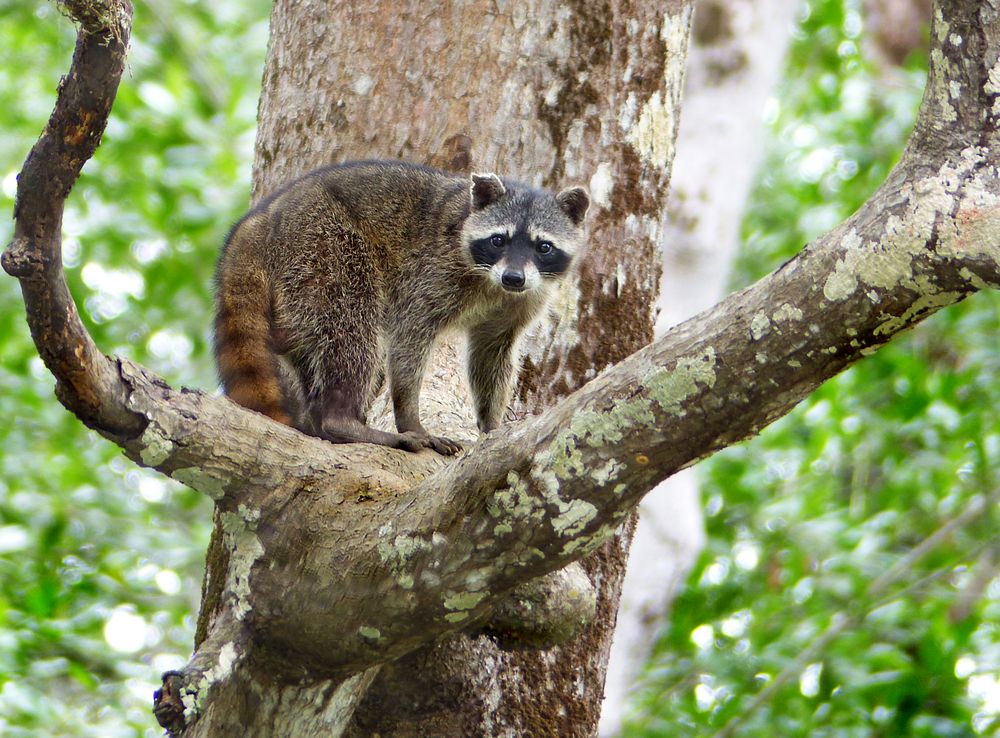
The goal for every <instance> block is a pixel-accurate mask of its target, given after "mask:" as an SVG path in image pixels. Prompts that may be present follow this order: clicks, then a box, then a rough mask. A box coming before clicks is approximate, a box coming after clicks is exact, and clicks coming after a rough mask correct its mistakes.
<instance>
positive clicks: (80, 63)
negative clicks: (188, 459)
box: [2, 0, 145, 437]
mask: <svg viewBox="0 0 1000 738" xmlns="http://www.w3.org/2000/svg"><path fill="white" fill-rule="evenodd" d="M62 5H63V7H64V8H65V9H66V11H67V12H68V13H69V15H70V16H71V17H72V18H73V19H74V20H76V21H77V22H78V23H79V24H80V32H79V34H78V37H77V43H76V51H75V53H74V54H73V62H72V66H71V67H70V71H69V74H67V75H66V76H65V77H63V78H62V80H61V81H60V83H59V92H58V95H57V98H56V104H55V108H54V110H53V111H52V116H51V117H50V118H49V122H48V125H47V126H46V127H45V131H44V132H43V133H42V135H41V137H40V138H39V139H38V142H37V143H36V144H35V146H34V148H32V150H31V153H30V154H28V158H27V160H26V161H25V163H24V168H23V169H22V170H21V174H20V175H19V176H18V180H17V199H16V201H15V205H14V219H15V221H16V224H15V228H14V240H13V242H12V243H11V244H10V245H9V246H8V248H7V250H6V251H5V252H4V254H3V259H2V263H3V268H4V269H5V270H6V271H7V273H8V274H10V275H11V276H13V277H17V278H18V279H19V280H20V281H21V292H22V294H23V296H24V304H25V307H26V308H27V312H28V325H29V326H30V328H31V336H32V338H33V339H34V341H35V345H36V346H37V347H38V351H39V353H40V354H41V357H42V359H43V361H44V362H45V365H46V366H47V367H48V368H49V371H51V372H52V374H53V375H54V376H55V378H56V394H57V395H58V397H59V399H60V400H61V401H62V403H63V404H64V405H66V407H67V408H68V409H69V410H71V411H72V412H73V413H75V414H76V415H77V416H78V417H79V418H80V419H81V420H82V421H83V422H84V423H86V424H87V425H88V426H90V427H92V428H97V429H102V430H108V431H111V432H113V433H115V434H119V435H122V436H126V437H127V436H134V435H135V434H137V433H141V432H142V429H143V427H144V426H145V423H144V419H143V418H142V417H141V416H139V415H137V414H136V413H133V412H130V411H129V410H128V409H127V408H126V407H125V396H126V388H125V386H124V385H123V383H122V382H121V380H120V378H119V377H118V376H117V374H116V372H115V367H114V364H113V363H112V362H111V361H110V360H109V359H108V357H106V356H105V355H104V354H102V353H101V352H100V350H98V348H97V346H96V345H94V342H93V340H92V339H91V337H90V334H88V333H87V329H86V328H84V326H83V323H82V322H80V316H79V314H78V313H77V310H76V305H75V304H74V303H73V298H72V297H71V296H70V294H69V289H68V288H67V286H66V279H65V277H64V275H63V271H62V246H61V234H60V228H61V226H62V216H63V205H64V203H65V201H66V197H67V195H69V192H70V189H72V187H73V184H74V183H75V182H76V179H77V177H78V176H79V175H80V170H81V169H82V168H83V165H84V163H85V162H86V161H87V160H88V159H89V158H90V157H91V156H92V155H93V153H94V151H95V150H96V149H97V146H98V144H99V143H100V141H101V136H102V134H103V133H104V128H105V126H106V125H107V120H108V115H109V113H110V112H111V105H112V103H114V99H115V94H116V92H117V90H118V81H119V80H120V79H121V74H122V69H123V68H124V64H125V50H126V48H127V46H128V39H129V33H130V31H131V26H132V4H131V3H130V2H129V0H100V1H98V0H94V1H93V2H85V1H84V0H73V1H69V0H67V1H66V2H63V3H62Z"/></svg>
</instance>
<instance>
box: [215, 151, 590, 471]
mask: <svg viewBox="0 0 1000 738" xmlns="http://www.w3.org/2000/svg"><path fill="white" fill-rule="evenodd" d="M505 185H506V187H505ZM567 193H570V194H569V196H567ZM580 193H583V191H582V190H579V189H578V188H577V189H574V190H566V191H564V192H563V193H561V194H560V196H559V199H557V198H556V197H555V196H553V195H551V194H549V193H545V192H538V191H535V190H531V189H530V188H525V187H523V186H518V185H514V184H513V183H501V181H500V180H499V178H496V177H495V175H491V176H489V177H480V176H478V175H475V176H474V179H473V183H472V186H471V188H470V182H469V180H467V179H465V178H462V177H456V176H452V175H450V174H445V173H443V172H439V171H436V170H432V169H426V168H423V167H416V166H412V165H407V164H403V163H401V162H356V163H350V164H345V165H339V166H334V167H327V168H325V169H320V170H317V171H315V172H312V173H310V174H308V175H306V176H305V177H303V178H301V179H299V180H296V181H295V182H293V183H291V184H290V185H289V186H288V187H286V188H285V189H283V190H280V191H279V192H277V193H275V194H274V195H272V196H271V197H269V198H268V199H266V200H265V201H264V202H262V203H261V204H260V205H259V206H258V207H256V208H255V209H254V210H252V211H251V212H250V213H248V214H247V216H246V217H244V218H243V220H241V221H240V222H239V223H237V224H236V226H235V227H234V228H233V230H232V232H231V233H230V236H229V239H228V241H227V243H226V246H225V248H224V250H223V253H222V256H221V258H220V260H219V268H218V275H217V281H218V290H217V297H216V321H215V336H216V339H215V351H216V357H217V361H218V365H219V373H220V376H221V379H222V384H223V387H224V389H225V391H226V393H227V394H228V395H229V397H230V398H232V399H233V400H234V401H235V402H237V403H239V404H241V405H243V406H245V407H248V408H250V409H252V410H256V411H258V412H261V413H263V414H265V415H267V416H268V417H271V418H273V419H274V420H277V421H278V422H281V423H285V424H288V425H292V426H294V427H296V428H298V429H300V430H302V431H304V432H307V433H311V434H314V435H318V436H320V437H322V438H326V439H328V440H330V441H333V442H351V441H367V442H371V443H379V444H384V445H388V446H394V447H397V448H405V449H408V450H418V449H420V448H425V447H430V448H434V449H435V450H437V451H439V452H441V453H454V452H455V451H457V450H458V448H459V446H458V444H457V443H455V442H453V441H450V440H448V439H445V438H438V437H433V436H430V435H429V434H428V433H427V432H426V431H425V430H424V428H423V426H422V425H421V423H420V418H419V407H418V405H419V392H420V383H421V380H422V378H423V373H424V369H425V365H426V361H427V356H428V354H429V352H430V348H431V346H432V345H433V342H434V339H435V338H436V337H437V335H438V334H439V333H440V332H441V330H442V329H444V328H445V327H447V326H448V325H452V324H457V325H459V326H461V327H463V328H465V329H466V330H468V332H469V336H470V343H469V357H470V361H469V375H470V384H471V387H472V391H473V396H474V398H475V401H476V410H477V416H478V418H479V425H480V428H481V429H482V430H483V431H488V430H491V429H492V428H494V427H496V425H498V424H499V422H500V420H501V419H502V416H503V412H504V410H505V408H506V404H507V402H508V400H509V396H510V390H511V385H512V383H513V378H514V374H515V371H516V368H517V351H516V344H517V340H518V337H519V335H520V334H521V332H522V331H523V329H524V328H525V327H526V326H527V325H528V324H529V323H530V322H531V321H532V320H533V319H534V318H535V317H536V316H537V315H538V313H539V311H540V310H541V309H542V306H543V305H544V303H545V300H546V298H547V296H548V294H549V293H550V292H551V291H552V290H551V288H552V286H553V284H554V282H555V280H556V278H557V277H558V276H559V275H557V274H545V275H544V278H543V279H541V280H540V282H538V280H537V279H536V283H537V286H536V284H535V283H533V284H532V285H531V286H532V287H533V288H532V289H526V290H525V291H523V292H511V291H509V290H508V289H505V288H504V287H502V286H500V285H499V283H498V282H497V280H498V277H497V276H496V274H495V273H494V274H491V272H490V266H488V265H484V264H482V263H477V261H476V260H474V258H473V256H472V254H471V253H470V243H469V239H470V234H471V236H475V237H477V238H480V240H482V235H483V234H484V233H487V234H488V233H489V232H490V230H491V229H494V230H495V229H498V228H499V229H502V228H503V227H504V226H505V224H508V227H509V228H514V227H515V226H516V225H517V223H516V221H517V220H518V218H521V220H522V221H523V220H524V218H525V217H527V215H526V213H529V212H530V214H531V219H532V220H531V222H532V223H535V224H536V225H537V224H538V223H540V224H541V226H542V227H543V228H544V231H545V233H546V234H547V236H546V237H550V236H551V237H552V238H553V239H554V240H556V241H558V244H559V245H560V247H562V248H564V249H565V250H566V252H567V253H569V254H572V253H575V252H576V251H577V250H578V249H579V248H580V247H581V245H582V232H581V231H580V221H581V220H582V217H583V213H584V212H585V211H586V207H587V204H588V200H587V198H586V194H585V193H583V194H582V195H581V194H580ZM581 197H582V199H581ZM512 253H513V252H512ZM480 260H482V259H480ZM505 263H506V262H503V261H502V260H501V264H500V266H501V267H502V266H503V264H505ZM498 269H499V267H494V268H493V271H494V272H497V270H498ZM534 275H535V276H536V277H537V275H538V272H537V270H536V271H535V273H534ZM491 277H492V278H491ZM386 374H388V376H389V380H390V386H391V390H392V399H393V408H394V410H395V416H396V426H397V428H398V430H399V433H387V432H383V431H378V430H375V429H373V428H370V427H368V426H367V425H366V424H365V423H366V414H367V412H368V410H369V408H370V406H371V402H372V400H373V399H374V397H375V395H376V394H377V393H378V391H379V389H380V387H381V385H382V383H383V381H384V378H385V376H386Z"/></svg>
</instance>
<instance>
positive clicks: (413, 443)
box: [399, 431, 462, 456]
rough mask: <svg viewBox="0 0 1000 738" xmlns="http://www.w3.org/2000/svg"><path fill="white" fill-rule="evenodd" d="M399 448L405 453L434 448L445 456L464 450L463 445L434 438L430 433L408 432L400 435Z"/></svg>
mask: <svg viewBox="0 0 1000 738" xmlns="http://www.w3.org/2000/svg"><path fill="white" fill-rule="evenodd" d="M399 437H400V441H399V448H401V449H403V450H405V451H419V450H420V449H423V448H432V449H434V450H435V451H437V452H438V453H439V454H441V455H443V456H454V455H455V454H457V453H458V452H459V451H461V450H462V444H460V443H458V441H453V440H451V439H450V438H445V437H443V436H432V435H430V434H429V433H420V432H418V431H407V432H406V433H400V434H399Z"/></svg>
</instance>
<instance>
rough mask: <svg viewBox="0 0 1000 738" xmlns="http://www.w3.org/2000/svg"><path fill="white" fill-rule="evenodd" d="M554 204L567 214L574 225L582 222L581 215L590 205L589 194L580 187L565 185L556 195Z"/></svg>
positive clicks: (583, 214)
mask: <svg viewBox="0 0 1000 738" xmlns="http://www.w3.org/2000/svg"><path fill="white" fill-rule="evenodd" d="M556 204H557V205H558V206H559V207H560V208H562V211H563V212H564V213H566V215H568V216H569V219H570V220H571V221H573V224H574V225H580V224H581V223H582V222H583V216H585V215H586V214H587V208H589V207H590V195H588V194H587V191H586V190H585V189H583V188H582V187H567V188H566V189H565V190H563V191H562V192H560V193H559V194H558V195H556Z"/></svg>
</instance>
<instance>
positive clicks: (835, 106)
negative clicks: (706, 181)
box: [624, 0, 1000, 738]
mask: <svg viewBox="0 0 1000 738" xmlns="http://www.w3.org/2000/svg"><path fill="white" fill-rule="evenodd" d="M861 30H862V29H861V16H860V14H859V3H858V2H856V1H853V0H811V2H808V3H806V4H805V10H804V12H803V15H802V18H801V25H800V27H799V30H798V32H797V34H796V36H795V38H794V40H793V45H792V48H791V51H790V55H789V60H788V73H787V75H786V79H785V81H784V82H783V83H782V85H781V89H780V90H779V91H778V100H777V101H775V102H774V104H773V105H772V106H771V108H770V113H769V119H768V121H767V123H768V125H769V128H770V135H771V139H770V143H769V145H768V151H767V154H766V157H765V162H764V165H763V167H762V171H761V174H760V183H759V186H758V187H757V189H756V193H755V195H754V198H753V202H752V204H751V207H750V209H749V212H748V214H747V217H746V220H745V224H744V236H745V242H746V246H745V248H744V250H743V252H742V254H741V256H740V259H739V263H738V267H737V275H738V279H739V280H740V281H741V282H744V283H745V282H749V281H751V280H752V279H755V278H757V277H759V276H761V275H763V274H764V273H766V272H768V271H770V270H771V269H773V268H775V267H776V266H777V265H779V264H780V263H781V262H782V261H784V260H785V259H787V258H789V257H790V256H791V255H793V254H794V253H795V252H796V251H798V250H799V249H800V248H801V247H802V245H803V244H804V243H806V242H807V241H809V240H810V239H812V238H814V237H815V236H817V235H818V234H819V233H821V232H823V231H824V230H826V229H828V228H829V227H831V226H832V225H834V224H836V223H838V222H839V221H841V220H842V219H843V218H844V217H846V216H847V215H849V214H850V213H851V212H852V211H853V210H854V209H856V208H857V207H858V206H859V205H860V204H861V203H862V202H863V201H864V200H865V199H866V198H867V196H868V195H870V194H871V192H873V191H874V189H875V188H876V187H877V186H878V184H879V183H880V182H881V181H882V180H883V179H884V177H885V175H886V173H887V171H888V169H889V168H890V167H891V165H892V163H893V161H894V159H895V158H896V157H897V156H898V152H899V151H900V150H901V147H902V144H903V143H904V141H905V137H906V135H907V134H908V132H909V127H910V126H911V125H912V121H913V120H914V118H915V114H916V109H917V106H918V104H919V100H920V95H921V92H922V86H923V81H924V74H925V69H924V68H923V67H922V65H923V64H924V63H925V60H918V61H916V62H915V63H914V64H913V65H912V67H910V68H907V69H902V70H893V72H892V77H891V80H887V79H886V78H884V77H883V78H880V77H879V76H877V75H876V74H875V72H874V70H873V69H872V68H871V67H870V66H869V65H868V64H866V62H865V61H864V60H863V59H862V57H860V56H859V53H858V46H859V44H860V39H859V33H860V32H861ZM998 335H1000V295H997V294H995V293H994V294H979V295H976V296H974V297H973V298H971V299H970V300H968V301H967V302H966V303H964V304H961V305H958V306H955V307H951V308H949V309H947V310H945V311H943V312H942V313H939V314H938V315H936V316H934V317H933V318H931V319H930V320H928V321H926V322H925V323H924V324H923V325H921V326H920V327H919V328H918V329H917V330H916V331H915V332H914V333H913V334H912V335H910V336H909V337H907V338H905V339H904V340H897V341H896V342H894V343H892V344H891V345H889V346H888V347H886V348H883V349H882V350H881V351H879V352H878V354H876V355H875V356H873V357H871V358H869V359H867V360H865V361H863V362H861V363H860V364H858V365H857V366H856V367H855V368H853V369H851V370H850V371H848V372H845V373H844V374H842V375H841V376H839V377H837V378H836V379H834V380H831V381H830V382H828V383H827V384H825V385H824V386H823V387H822V388H820V389H819V390H818V391H817V392H816V393H814V395H813V396H811V397H810V398H809V399H808V400H807V401H805V402H803V403H802V405H800V406H799V407H798V408H797V409H796V410H795V411H794V412H793V413H792V414H791V415H789V416H788V417H786V418H784V419H783V420H781V421H779V422H777V423H775V424H774V425H773V426H771V427H770V428H768V429H767V430H766V431H764V432H763V433H762V434H761V436H760V437H758V438H756V439H754V440H752V441H750V442H748V443H745V444H742V445H741V446H739V447H736V448H732V449H729V450H728V451H726V452H724V453H722V454H719V455H718V456H717V457H715V458H714V459H712V460H711V461H710V462H708V463H707V464H705V465H704V466H703V467H702V478H703V482H704V488H703V495H704V499H705V500H706V510H707V519H706V526H707V529H708V533H709V542H708V545H707V548H706V550H705V552H704V554H703V555H702V557H701V559H700V561H699V562H698V564H697V565H696V567H695V569H694V571H693V572H692V574H691V577H690V579H689V581H688V586H687V587H686V588H685V589H684V591H683V592H682V593H681V594H680V596H679V597H678V599H677V600H676V601H675V603H674V605H673V609H672V613H671V616H670V623H669V625H667V626H666V629H665V632H664V633H663V636H662V639H661V641H660V643H659V644H658V646H657V649H656V652H655V655H654V657H653V658H652V660H651V662H650V663H649V664H648V666H647V671H646V674H645V679H644V683H643V685H642V687H641V689H640V690H639V693H638V694H637V696H636V699H635V701H634V704H633V708H634V716H633V719H632V721H631V723H630V724H629V726H628V727H627V728H626V730H625V731H624V735H626V736H654V735H655V736H661V735H662V736H673V735H715V734H717V733H718V732H719V731H720V730H722V729H723V727H724V726H726V725H727V724H729V723H730V721H733V726H734V727H735V730H734V732H733V733H732V734H733V735H737V736H756V735H774V736H831V737H832V736H837V737H838V738H840V737H853V736H859V737H860V736H886V737H888V736H920V737H924V736H927V737H928V738H929V737H930V736H934V737H943V736H974V735H994V734H996V732H997V731H998V730H1000V628H998V627H997V623H998V622H1000V578H998V577H997V568H996V567H997V562H998V561H1000V538H998V536H997V530H998V529H1000V514H998V504H997V503H998V502H1000V497H998V494H997V491H998V490H1000V414H998V413H997V410H996V408H998V407H1000V381H998V377H1000V348H998V346H1000V342H998V339H997V336H998ZM970 506H971V509H972V513H968V514H965V513H963V511H968V510H969V509H970ZM959 516H963V517H962V518H961V521H960V524H959V525H956V526H954V527H955V530H953V531H951V532H950V534H949V535H947V536H939V537H936V538H933V539H930V540H931V542H930V543H929V544H928V545H927V550H926V551H925V552H924V553H923V555H922V556H916V555H914V554H912V552H913V551H914V547H916V546H920V545H921V544H922V542H924V541H928V539H929V537H930V536H932V534H933V533H934V532H935V531H937V530H940V529H942V527H943V526H947V525H948V524H949V521H952V520H955V519H956V518H959ZM889 571H892V572H894V574H893V575H892V576H891V577H889V579H888V581H887V580H881V581H880V582H879V583H877V584H873V583H874V582H876V581H877V580H878V578H879V577H880V576H881V575H883V574H885V573H886V572H889ZM810 648H814V649H815V650H814V651H810V650H808V649H810ZM783 672H784V675H785V676H786V677H788V679H787V681H786V682H785V683H784V684H782V685H780V686H777V688H775V685H776V684H777V680H778V678H779V675H782V674H783ZM769 685H770V686H769ZM765 690H769V691H767V692H765ZM755 699H759V702H760V704H759V705H756V706H755V708H754V709H750V708H751V705H752V704H753V703H754V700H755Z"/></svg>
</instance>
